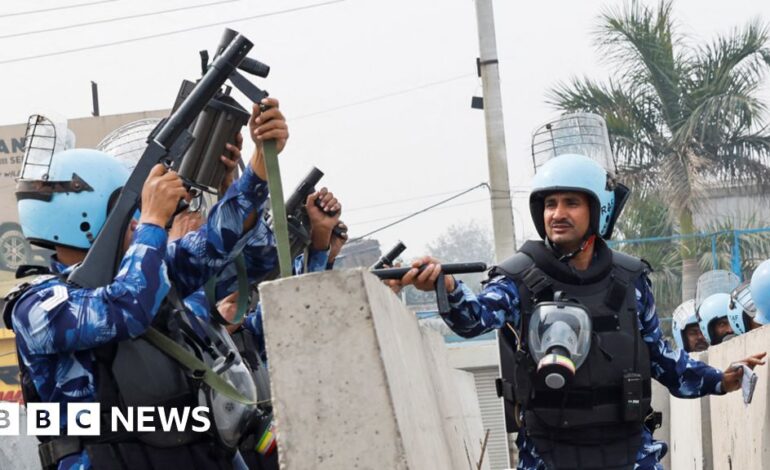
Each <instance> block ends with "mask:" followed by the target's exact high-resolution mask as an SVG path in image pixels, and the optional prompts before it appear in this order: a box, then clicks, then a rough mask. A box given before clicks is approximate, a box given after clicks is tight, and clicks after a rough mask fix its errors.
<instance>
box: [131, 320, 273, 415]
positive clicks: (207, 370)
mask: <svg viewBox="0 0 770 470" xmlns="http://www.w3.org/2000/svg"><path fill="white" fill-rule="evenodd" d="M142 336H143V337H144V338H145V339H146V340H147V341H149V342H150V344H152V345H153V346H155V347H156V348H158V349H160V350H161V351H163V352H164V353H166V354H167V355H168V356H169V357H171V358H172V359H174V360H175V361H177V362H178V363H179V364H180V365H182V366H183V367H185V368H186V369H187V370H189V371H190V372H192V373H193V376H194V377H195V378H197V379H199V380H201V381H202V382H203V383H205V384H206V385H208V386H209V387H211V388H212V389H213V390H215V391H216V392H217V393H220V394H221V395H223V396H225V397H227V398H229V399H231V400H233V401H236V402H238V403H241V404H244V405H257V404H259V402H256V401H254V400H251V399H249V398H247V397H245V396H243V394H241V392H239V391H238V390H237V389H236V388H235V387H233V386H232V385H230V383H228V382H227V381H226V380H224V379H223V378H222V377H220V376H219V374H217V373H216V372H215V371H214V370H213V369H212V368H211V367H209V366H207V365H206V364H205V363H204V362H203V361H201V360H200V359H198V358H197V357H196V356H195V355H194V354H192V353H190V352H188V351H187V350H186V349H184V348H183V347H182V346H180V345H178V344H176V343H175V342H174V340H172V339H171V338H169V337H168V336H166V335H164V334H163V333H161V332H160V331H158V330H156V329H155V328H153V327H150V328H148V329H147V331H145V333H144V335H142Z"/></svg>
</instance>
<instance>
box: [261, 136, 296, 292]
mask: <svg viewBox="0 0 770 470" xmlns="http://www.w3.org/2000/svg"><path fill="white" fill-rule="evenodd" d="M264 151H265V168H266V169H267V188H268V190H269V191H270V208H271V209H272V211H273V233H275V243H276V245H277V249H278V266H279V267H280V271H281V274H280V277H289V276H291V271H292V269H291V245H289V224H288V222H286V206H285V205H284V202H283V187H282V186H281V167H280V166H279V165H278V149H277V148H276V146H275V140H267V141H265V143H264Z"/></svg>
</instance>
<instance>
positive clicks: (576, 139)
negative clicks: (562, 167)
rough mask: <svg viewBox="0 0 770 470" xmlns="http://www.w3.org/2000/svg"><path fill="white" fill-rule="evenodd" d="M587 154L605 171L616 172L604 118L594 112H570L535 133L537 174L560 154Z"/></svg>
mask: <svg viewBox="0 0 770 470" xmlns="http://www.w3.org/2000/svg"><path fill="white" fill-rule="evenodd" d="M570 154H572V155H584V156H586V157H588V158H590V159H591V160H593V161H595V162H596V163H598V164H599V165H600V166H601V167H602V168H604V169H606V170H608V171H610V172H613V173H614V171H615V159H614V158H613V156H612V148H611V146H610V138H609V133H608V132H607V124H606V123H605V122H604V118H602V117H601V116H599V115H598V114H592V113H568V114H563V115H562V116H560V117H559V118H558V119H555V120H553V121H551V122H548V123H545V124H543V125H542V126H540V127H538V128H537V129H536V130H535V132H534V133H533V134H532V163H533V164H534V166H535V171H536V172H537V171H538V170H539V169H540V167H541V166H543V165H544V164H545V163H546V162H548V161H549V160H551V159H553V158H556V157H558V156H559V155H570Z"/></svg>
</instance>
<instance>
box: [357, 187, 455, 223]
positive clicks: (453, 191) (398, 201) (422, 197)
mask: <svg viewBox="0 0 770 470" xmlns="http://www.w3.org/2000/svg"><path fill="white" fill-rule="evenodd" d="M457 191H461V190H460V189H453V190H452V191H444V192H443V193H433V194H424V195H422V196H414V197H409V198H406V199H398V200H396V201H390V202H381V203H378V204H372V205H370V206H361V207H355V208H353V209H345V213H346V214H350V213H351V212H358V211H363V210H367V209H374V208H375V207H384V206H392V205H394V204H400V203H402V202H410V201H421V200H423V199H428V198H431V197H436V196H445V195H447V194H455V193H456V192H457ZM396 217H399V216H397V215H394V216H392V217H389V218H396ZM359 223H362V222H359Z"/></svg>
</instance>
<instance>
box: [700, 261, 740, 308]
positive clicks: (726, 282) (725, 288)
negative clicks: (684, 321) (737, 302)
mask: <svg viewBox="0 0 770 470" xmlns="http://www.w3.org/2000/svg"><path fill="white" fill-rule="evenodd" d="M740 283H741V280H740V278H738V276H737V275H736V274H735V273H733V272H731V271H726V270H724V269H714V270H712V271H707V272H705V273H703V274H701V275H700V277H699V278H698V286H697V288H696V290H695V309H696V310H698V309H700V306H701V305H702V304H703V302H704V301H705V300H706V299H708V298H709V297H711V296H712V295H714V294H730V293H732V292H733V291H734V290H735V289H736V288H737V287H738V285H739V284H740Z"/></svg>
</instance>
